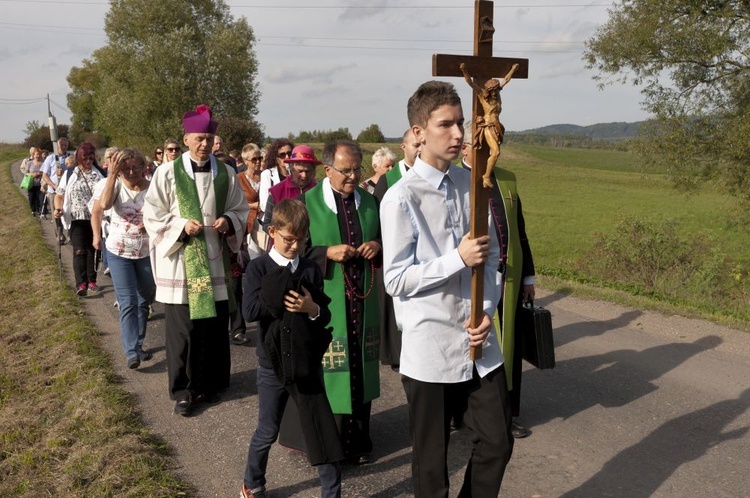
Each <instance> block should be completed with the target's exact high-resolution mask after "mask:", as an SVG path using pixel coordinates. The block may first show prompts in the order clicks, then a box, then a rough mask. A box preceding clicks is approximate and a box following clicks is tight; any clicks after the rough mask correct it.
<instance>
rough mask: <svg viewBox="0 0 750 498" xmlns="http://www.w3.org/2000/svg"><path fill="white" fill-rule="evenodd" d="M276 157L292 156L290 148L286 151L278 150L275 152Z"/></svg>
mask: <svg viewBox="0 0 750 498" xmlns="http://www.w3.org/2000/svg"><path fill="white" fill-rule="evenodd" d="M276 157H278V158H279V159H283V158H285V157H292V151H291V150H290V151H287V152H279V153H278V154H276Z"/></svg>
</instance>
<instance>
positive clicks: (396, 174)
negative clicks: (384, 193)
mask: <svg viewBox="0 0 750 498" xmlns="http://www.w3.org/2000/svg"><path fill="white" fill-rule="evenodd" d="M401 176H402V175H401V164H400V163H396V166H394V167H393V168H391V170H390V171H389V172H388V173H386V174H385V181H386V183H387V184H388V188H391V187H393V185H394V184H395V183H396V182H397V181H399V180H400V179H401Z"/></svg>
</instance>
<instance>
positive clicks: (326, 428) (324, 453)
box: [242, 199, 344, 498]
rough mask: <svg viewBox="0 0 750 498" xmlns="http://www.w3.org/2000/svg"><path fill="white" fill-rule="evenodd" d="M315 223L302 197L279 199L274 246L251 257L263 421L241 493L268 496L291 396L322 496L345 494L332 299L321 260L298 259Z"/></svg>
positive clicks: (246, 308)
mask: <svg viewBox="0 0 750 498" xmlns="http://www.w3.org/2000/svg"><path fill="white" fill-rule="evenodd" d="M309 226H310V220H309V218H308V215H307V210H306V209H305V206H304V204H303V203H302V202H300V201H299V200H295V199H285V200H283V201H281V202H280V203H279V204H278V205H277V206H276V209H275V210H274V214H273V218H272V220H271V225H270V227H269V232H270V234H271V237H273V240H274V246H273V248H272V249H271V251H270V252H269V253H267V254H264V255H262V256H260V257H259V258H257V259H254V260H252V261H251V262H250V264H249V265H248V267H247V269H246V271H245V276H244V288H245V296H244V298H243V302H242V311H243V315H244V317H245V319H246V320H247V321H249V322H252V321H256V320H258V321H259V322H260V323H259V325H260V326H259V328H258V346H257V348H256V352H257V355H258V371H257V384H258V412H259V413H258V426H257V428H256V430H255V433H254V434H253V437H252V439H251V441H250V447H249V448H248V454H247V465H246V468H245V477H244V479H243V483H242V497H243V498H263V497H265V496H266V468H267V465H268V455H269V451H270V449H271V445H272V444H273V443H274V441H276V438H277V437H278V434H279V427H280V424H281V416H282V414H283V413H284V409H285V407H286V406H287V402H288V400H289V398H290V397H291V398H292V400H294V404H295V406H296V407H297V411H298V412H299V419H298V420H297V425H298V426H299V427H300V428H301V431H302V433H303V435H304V439H305V443H306V447H307V457H308V459H309V461H310V464H311V465H313V466H315V467H316V468H317V470H318V475H319V477H320V485H321V494H322V496H323V497H324V498H339V497H340V496H341V466H340V463H339V462H340V461H341V460H342V459H343V457H344V455H343V451H342V449H341V444H340V443H339V438H338V435H337V429H336V421H335V420H334V417H333V413H332V412H331V406H330V404H329V403H328V399H327V397H326V391H325V386H324V385H323V382H322V372H321V359H322V357H323V353H324V352H325V351H326V350H327V349H328V345H329V344H330V342H331V332H330V329H328V328H327V325H328V322H329V321H330V319H331V313H330V311H329V310H328V303H329V301H330V300H329V299H328V297H326V295H325V294H324V292H323V275H322V274H321V272H320V269H319V268H318V265H316V264H315V263H314V262H313V261H311V260H309V259H306V258H304V257H300V255H301V254H302V252H303V251H304V248H305V242H306V240H307V232H308V229H309ZM287 334H291V336H292V338H293V339H292V340H291V341H290V343H291V344H290V343H287V342H286V341H285V339H286V336H287Z"/></svg>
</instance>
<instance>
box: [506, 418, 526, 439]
mask: <svg viewBox="0 0 750 498" xmlns="http://www.w3.org/2000/svg"><path fill="white" fill-rule="evenodd" d="M510 432H512V433H513V437H514V438H515V439H523V438H525V437H529V436H531V431H530V430H529V429H527V428H526V427H524V426H522V425H518V424H517V423H515V422H513V423H512V424H511V427H510Z"/></svg>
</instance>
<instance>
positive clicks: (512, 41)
mask: <svg viewBox="0 0 750 498" xmlns="http://www.w3.org/2000/svg"><path fill="white" fill-rule="evenodd" d="M0 24H2V23H0ZM257 38H258V39H261V38H280V39H285V40H288V39H293V40H294V39H299V40H323V41H367V42H394V43H473V41H472V40H468V39H467V40H445V39H442V40H414V39H406V38H323V37H318V36H301V35H296V36H264V35H257ZM493 42H494V43H518V44H550V45H552V44H570V45H572V44H583V43H585V42H582V41H523V40H493Z"/></svg>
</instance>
